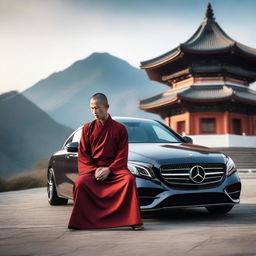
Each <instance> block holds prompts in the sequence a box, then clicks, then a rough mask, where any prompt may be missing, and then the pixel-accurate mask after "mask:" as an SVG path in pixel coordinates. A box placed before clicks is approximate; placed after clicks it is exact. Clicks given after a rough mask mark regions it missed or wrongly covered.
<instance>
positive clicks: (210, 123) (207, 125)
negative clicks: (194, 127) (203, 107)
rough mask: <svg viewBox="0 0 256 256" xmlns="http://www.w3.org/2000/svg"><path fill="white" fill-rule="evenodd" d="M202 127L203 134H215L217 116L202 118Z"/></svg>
mask: <svg viewBox="0 0 256 256" xmlns="http://www.w3.org/2000/svg"><path fill="white" fill-rule="evenodd" d="M200 129H201V134H215V133H216V118H201V119H200Z"/></svg>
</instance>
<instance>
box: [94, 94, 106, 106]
mask: <svg viewBox="0 0 256 256" xmlns="http://www.w3.org/2000/svg"><path fill="white" fill-rule="evenodd" d="M91 100H97V101H100V103H101V104H104V105H106V106H108V99H107V96H106V95H105V94H103V93H95V94H94V95H92V97H91Z"/></svg>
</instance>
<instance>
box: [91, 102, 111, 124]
mask: <svg viewBox="0 0 256 256" xmlns="http://www.w3.org/2000/svg"><path fill="white" fill-rule="evenodd" d="M90 107H91V112H92V114H93V115H94V117H95V119H98V120H106V119H107V118H108V106H107V105H105V104H103V103H102V102H101V101H99V100H97V99H91V101H90Z"/></svg>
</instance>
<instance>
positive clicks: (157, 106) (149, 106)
mask: <svg viewBox="0 0 256 256" xmlns="http://www.w3.org/2000/svg"><path fill="white" fill-rule="evenodd" d="M179 100H180V101H181V102H182V101H183V102H192V103H209V102H211V103H212V102H225V101H236V102H242V103H247V104H250V105H256V101H254V100H249V99H244V98H241V97H238V96H236V95H232V96H227V97H223V98H218V99H216V98H215V99H209V98H205V99H192V98H187V97H182V96H178V97H176V98H175V99H173V100H171V101H167V102H162V103H158V104H152V105H148V106H147V105H144V106H143V105H139V108H140V109H141V110H154V109H157V108H163V107H166V106H168V105H171V104H174V103H176V102H178V101H179Z"/></svg>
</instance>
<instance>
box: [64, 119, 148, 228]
mask: <svg viewBox="0 0 256 256" xmlns="http://www.w3.org/2000/svg"><path fill="white" fill-rule="evenodd" d="M127 159H128V134H127V130H126V128H125V126H124V125H122V124H121V123H119V122H116V121H115V120H113V119H112V118H111V116H110V115H109V116H108V119H107V121H106V122H105V123H104V125H103V124H102V123H101V122H100V121H99V120H94V121H92V122H90V123H87V124H85V125H84V126H83V130H82V136H81V140H80V144H79V147H78V173H79V176H78V178H77V180H76V182H75V183H74V186H73V196H74V207H73V211H72V213H71V217H70V220H69V224H68V227H69V228H76V229H89V228H110V227H119V226H130V225H137V224H143V221H142V219H141V213H140V207H139V200H138V192H137V188H136V183H135V177H134V176H133V175H132V174H131V172H130V171H129V170H128V168H127ZM99 166H107V167H109V169H110V170H111V173H110V174H109V176H108V177H107V179H106V180H103V181H98V180H96V178H95V176H94V174H95V170H96V169H97V168H98V167H99Z"/></svg>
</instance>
